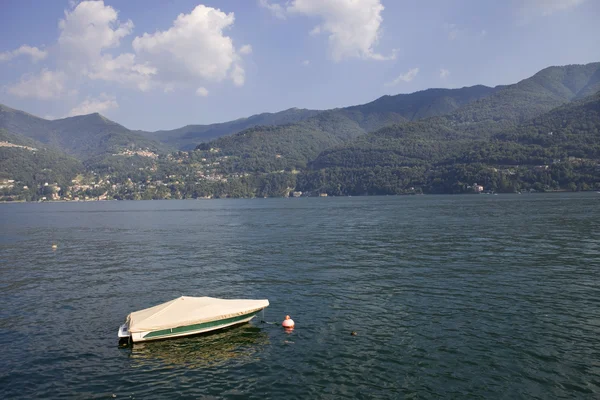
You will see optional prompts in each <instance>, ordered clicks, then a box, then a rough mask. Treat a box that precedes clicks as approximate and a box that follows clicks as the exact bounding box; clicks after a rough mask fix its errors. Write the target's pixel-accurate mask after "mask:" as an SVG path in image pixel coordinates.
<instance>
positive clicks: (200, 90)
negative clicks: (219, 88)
mask: <svg viewBox="0 0 600 400" xmlns="http://www.w3.org/2000/svg"><path fill="white" fill-rule="evenodd" d="M196 95H197V96H200V97H206V96H208V90H207V89H206V88H205V87H203V86H200V87H199V88H198V89H196Z"/></svg>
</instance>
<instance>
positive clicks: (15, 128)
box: [0, 105, 170, 160]
mask: <svg viewBox="0 0 600 400" xmlns="http://www.w3.org/2000/svg"><path fill="white" fill-rule="evenodd" d="M0 129H5V130H6V131H7V132H8V133H12V134H16V135H22V136H25V137H28V138H31V139H34V140H36V141H38V142H41V143H44V144H47V145H49V146H52V147H54V148H56V149H60V150H62V151H64V152H65V153H67V154H69V155H72V156H75V157H77V158H79V159H80V160H86V159H89V158H92V157H97V156H102V155H106V154H110V153H112V152H116V151H119V150H120V149H122V148H128V147H133V148H148V149H150V150H153V151H159V152H165V151H169V150H170V149H169V148H168V146H165V145H164V144H162V143H159V142H156V141H154V140H151V139H148V138H146V137H145V136H143V135H141V134H139V133H135V132H133V131H130V130H129V129H127V128H125V127H124V126H122V125H119V124H117V123H116V122H113V121H110V120H109V119H107V118H105V117H103V116H102V115H100V114H98V113H94V114H88V115H80V116H76V117H69V118H63V119H57V120H52V121H50V120H46V119H43V118H39V117H36V116H34V115H31V114H28V113H26V112H24V111H19V110H15V109H12V108H10V107H7V106H4V105H0Z"/></svg>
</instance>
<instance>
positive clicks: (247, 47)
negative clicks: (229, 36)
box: [240, 44, 252, 55]
mask: <svg viewBox="0 0 600 400" xmlns="http://www.w3.org/2000/svg"><path fill="white" fill-rule="evenodd" d="M240 54H243V55H246V54H252V46H250V45H249V44H245V45H243V46H242V47H241V48H240Z"/></svg>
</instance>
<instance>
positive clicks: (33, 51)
mask: <svg viewBox="0 0 600 400" xmlns="http://www.w3.org/2000/svg"><path fill="white" fill-rule="evenodd" d="M18 56H29V57H31V61H32V62H34V63H35V62H38V61H40V60H43V59H44V58H46V57H47V56H48V52H47V51H45V50H40V49H38V48H37V47H31V46H27V45H26V44H24V45H23V46H21V47H19V48H18V49H16V50H13V51H5V52H3V53H0V61H10V60H12V59H13V58H15V57H18Z"/></svg>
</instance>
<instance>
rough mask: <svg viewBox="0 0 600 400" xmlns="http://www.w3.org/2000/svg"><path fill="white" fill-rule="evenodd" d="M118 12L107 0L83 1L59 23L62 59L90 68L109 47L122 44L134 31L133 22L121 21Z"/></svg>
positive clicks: (73, 65) (68, 62) (76, 66)
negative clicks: (106, 4)
mask: <svg viewBox="0 0 600 400" xmlns="http://www.w3.org/2000/svg"><path fill="white" fill-rule="evenodd" d="M117 17H118V13H117V11H116V10H115V9H114V8H112V7H111V6H105V5H104V2H103V1H82V2H81V3H79V4H77V6H76V7H75V8H74V9H73V10H72V11H65V18H64V19H61V20H60V22H59V24H58V26H59V29H60V36H59V38H58V45H59V49H60V59H61V60H62V61H64V62H66V63H67V65H68V66H70V67H73V68H77V69H78V68H81V67H84V68H89V65H90V63H94V62H96V61H98V60H99V59H100V58H101V57H102V52H103V51H104V50H105V49H110V48H115V47H118V46H119V45H120V43H121V39H123V38H124V37H125V36H127V35H129V34H130V33H131V32H132V30H133V22H132V21H131V20H128V21H127V22H125V23H121V22H119V20H118V19H117Z"/></svg>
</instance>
